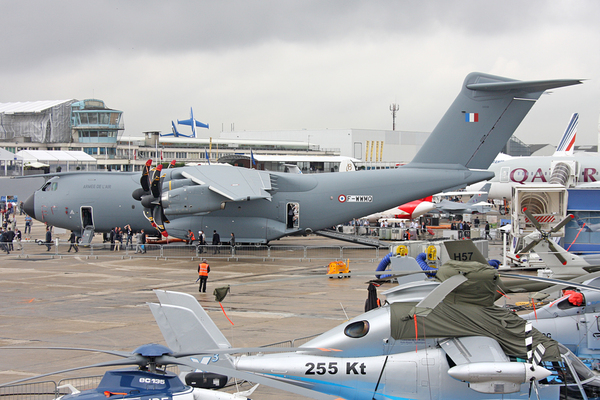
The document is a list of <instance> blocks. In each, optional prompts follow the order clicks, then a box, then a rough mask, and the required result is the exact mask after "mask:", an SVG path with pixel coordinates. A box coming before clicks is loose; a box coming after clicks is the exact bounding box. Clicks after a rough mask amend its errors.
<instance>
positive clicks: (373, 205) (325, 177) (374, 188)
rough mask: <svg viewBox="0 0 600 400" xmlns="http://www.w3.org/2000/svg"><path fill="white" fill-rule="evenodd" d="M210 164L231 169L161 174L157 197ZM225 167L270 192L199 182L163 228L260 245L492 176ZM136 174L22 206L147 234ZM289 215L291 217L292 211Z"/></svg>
mask: <svg viewBox="0 0 600 400" xmlns="http://www.w3.org/2000/svg"><path fill="white" fill-rule="evenodd" d="M215 167H220V169H219V170H216V169H215V170H214V171H215V172H218V173H220V174H223V173H225V174H227V175H226V176H229V174H230V172H229V171H231V169H234V168H235V167H223V166H199V167H184V168H175V169H169V170H166V171H163V172H165V177H164V179H163V196H164V194H166V193H170V192H171V193H174V191H171V190H169V188H171V187H173V188H175V187H177V182H180V186H179V187H186V188H190V187H192V188H197V189H199V190H200V189H203V188H204V186H202V187H201V186H199V185H189V184H188V183H189V182H187V183H186V185H187V186H181V182H184V181H185V180H184V179H182V173H183V172H186V173H187V174H190V175H192V176H196V175H197V176H200V177H203V176H210V174H211V172H212V169H213V168H215ZM223 168H225V169H223ZM228 170H229V171H228ZM199 171H201V172H202V174H200V173H199ZM231 172H239V173H240V176H239V177H237V176H236V177H235V179H232V180H231V181H230V182H226V184H227V185H230V186H232V187H233V186H235V185H237V184H238V183H236V179H238V180H239V182H240V183H239V184H243V183H244V182H242V181H243V180H244V179H249V178H248V177H250V174H251V173H252V174H258V177H259V178H260V181H261V182H270V185H267V184H266V187H267V190H268V191H269V194H270V197H269V198H258V199H250V200H247V201H246V200H242V201H240V200H236V201H232V200H231V199H228V198H226V197H223V196H220V195H218V194H215V192H214V191H210V190H209V189H208V186H209V185H205V186H206V190H205V191H204V192H202V191H198V193H197V194H195V195H189V196H188V197H186V198H185V199H183V198H182V197H176V198H174V199H171V200H170V202H171V203H170V205H169V206H168V207H165V209H164V210H165V214H166V216H167V217H168V218H169V220H170V223H168V224H166V225H165V228H166V229H167V231H168V233H169V234H170V235H171V236H174V237H180V238H183V237H184V235H185V234H186V233H187V230H188V229H191V230H192V231H193V232H198V230H203V231H204V232H205V234H206V236H207V239H210V238H211V237H212V232H213V230H216V231H217V232H219V233H220V234H221V235H222V236H223V237H227V236H229V233H231V232H233V233H234V234H235V235H236V238H237V240H238V242H262V243H264V242H268V241H271V240H274V239H277V238H280V237H282V236H286V235H290V234H303V233H310V232H311V231H316V230H319V229H323V228H327V227H331V226H333V225H336V224H339V223H344V222H347V221H349V220H351V219H352V218H358V217H361V216H363V215H367V214H371V213H373V212H377V211H381V210H386V209H389V208H391V207H393V206H395V205H398V204H402V203H406V202H408V201H412V200H414V199H415V198H421V197H424V196H426V195H429V194H432V193H436V192H439V191H440V190H443V189H446V188H450V187H454V186H457V185H460V184H461V183H464V182H469V183H470V182H476V181H479V180H481V179H484V178H487V177H489V176H490V174H489V173H488V172H486V171H472V170H468V169H466V168H464V167H459V166H449V168H446V169H439V168H431V169H425V168H408V167H401V168H398V169H391V170H379V171H359V172H355V173H350V174H339V173H324V174H318V175H295V174H285V173H276V172H267V171H255V170H244V171H231ZM139 176H140V175H139V174H138V173H116V172H115V173H110V172H108V173H104V172H100V173H81V174H75V173H72V174H65V175H58V176H55V177H53V178H52V179H50V180H49V181H48V182H47V183H46V184H45V185H44V187H43V188H42V189H40V190H38V191H36V192H35V193H34V195H33V196H32V197H31V198H30V199H28V201H27V202H26V205H25V206H26V210H28V212H29V213H31V214H30V215H32V217H34V218H35V219H38V220H40V221H42V222H45V223H48V224H49V225H52V226H57V227H62V228H65V229H70V230H75V231H81V230H82V229H83V228H84V227H85V226H86V225H93V226H94V230H95V231H96V232H108V231H110V229H111V228H114V227H115V226H123V225H125V224H130V225H131V227H132V229H133V230H134V231H139V230H140V229H144V230H145V231H146V232H148V233H150V232H153V230H152V227H151V225H150V223H149V222H148V221H147V220H146V219H145V218H144V217H143V214H142V210H143V206H142V204H141V203H140V202H139V201H137V200H135V199H134V198H133V197H132V192H133V191H134V190H135V189H137V188H139V186H140V185H139ZM254 176H255V175H254ZM178 199H179V200H178ZM215 199H216V200H215ZM215 201H216V202H215ZM219 202H220V204H221V207H219V206H218V205H219ZM221 208H222V209H221ZM184 210H187V211H184ZM292 212H294V213H295V215H293V216H292V215H291V213H292ZM292 219H293V220H292Z"/></svg>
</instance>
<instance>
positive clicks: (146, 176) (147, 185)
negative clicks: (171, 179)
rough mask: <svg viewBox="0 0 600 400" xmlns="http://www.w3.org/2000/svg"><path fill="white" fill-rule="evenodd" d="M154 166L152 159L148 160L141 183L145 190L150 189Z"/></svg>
mask: <svg viewBox="0 0 600 400" xmlns="http://www.w3.org/2000/svg"><path fill="white" fill-rule="evenodd" d="M151 166H152V160H148V161H146V164H145V165H144V168H143V169H142V177H141V178H140V185H142V189H144V192H148V191H150V167H151Z"/></svg>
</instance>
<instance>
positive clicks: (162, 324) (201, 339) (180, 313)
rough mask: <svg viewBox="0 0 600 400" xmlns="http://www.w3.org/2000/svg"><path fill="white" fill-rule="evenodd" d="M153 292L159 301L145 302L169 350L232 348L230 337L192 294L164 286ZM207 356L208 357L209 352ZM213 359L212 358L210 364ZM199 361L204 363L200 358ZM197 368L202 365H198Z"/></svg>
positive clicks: (227, 363) (184, 351)
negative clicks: (166, 288)
mask: <svg viewBox="0 0 600 400" xmlns="http://www.w3.org/2000/svg"><path fill="white" fill-rule="evenodd" d="M154 293H156V296H157V297H158V301H159V303H149V304H148V305H149V307H150V310H151V311H152V314H153V315H154V319H156V323H157V324H158V326H159V328H160V331H161V332H162V334H163V336H164V338H165V341H166V342H167V345H168V346H169V348H170V349H171V350H173V351H175V352H177V353H191V352H195V351H198V352H201V351H203V350H208V349H228V348H231V344H230V343H229V341H228V340H227V339H226V338H225V336H223V334H222V333H221V331H220V330H219V328H218V327H217V326H216V325H215V323H214V322H213V321H212V319H210V317H209V316H208V314H207V313H206V311H204V309H203V308H202V306H201V305H200V304H199V303H198V302H197V301H196V299H195V298H194V297H193V296H191V295H189V294H187V293H178V292H171V291H166V290H154ZM207 357H208V359H211V356H207ZM218 361H219V362H222V363H225V364H226V366H228V367H233V364H232V363H231V361H230V359H229V358H228V357H220V358H219V360H218ZM207 362H208V360H206V362H205V363H207ZM215 362H216V361H215V360H214V358H213V359H212V360H211V364H214V363H215ZM199 363H203V360H200V361H199ZM198 368H200V369H201V366H200V365H199V366H198Z"/></svg>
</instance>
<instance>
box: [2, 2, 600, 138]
mask: <svg viewBox="0 0 600 400" xmlns="http://www.w3.org/2000/svg"><path fill="white" fill-rule="evenodd" d="M0 4H1V5H2V12H1V13H0V30H1V32H2V41H1V42H0V49H1V53H0V54H2V56H1V58H0V82H1V84H2V88H1V90H0V102H16V101H33V100H62V99H79V100H82V99H86V98H99V99H102V100H104V101H105V102H106V105H107V106H108V107H110V108H113V109H118V110H122V111H123V112H124V121H125V134H126V135H139V134H141V132H143V131H148V130H160V131H162V132H169V131H170V130H171V128H170V125H171V120H176V119H177V118H179V119H184V118H188V117H189V110H190V107H193V108H194V114H195V117H196V118H197V119H198V120H200V121H202V122H205V123H209V124H210V129H209V130H200V132H201V134H202V136H203V137H208V136H212V137H215V138H216V137H218V136H219V133H220V132H221V131H222V130H224V131H230V130H231V127H232V124H234V127H235V130H293V129H304V128H306V129H323V128H329V129H336V128H357V129H391V127H392V117H391V112H390V111H389V107H390V104H391V103H396V104H398V105H399V107H400V110H399V111H398V114H397V122H396V127H397V129H399V130H413V131H431V130H432V129H433V128H434V127H435V125H436V124H437V122H438V120H439V119H440V118H441V116H442V115H443V114H444V112H445V111H446V109H447V108H448V107H449V105H450V104H451V102H452V101H453V100H454V98H455V97H456V95H457V93H458V91H459V90H460V86H461V84H462V82H463V80H464V78H465V76H466V75H467V74H468V73H469V72H472V71H480V72H486V73H491V74H496V75H502V76H507V77H510V78H514V79H519V80H537V79H557V78H581V79H588V81H586V82H585V83H584V84H583V85H578V86H573V87H567V88H561V89H556V90H554V91H553V93H552V94H551V95H546V96H542V98H541V99H540V100H539V101H538V103H537V104H536V105H535V106H534V108H533V109H532V111H531V112H530V113H529V115H528V116H527V117H526V118H525V121H524V122H523V123H522V124H521V126H520V127H519V129H518V131H517V136H518V137H519V138H520V139H521V140H523V141H525V142H526V143H552V144H556V143H557V142H558V140H559V138H560V136H561V135H562V133H563V131H564V129H565V127H566V125H567V122H568V119H569V117H570V115H571V114H572V113H573V112H579V113H580V123H579V133H578V136H577V143H578V144H596V143H597V141H598V125H599V116H600V26H599V22H600V1H596V0H590V1H585V0H578V1H560V0H552V1H550V0H549V1H522V0H514V1H513V0H509V1H507V0H503V1H498V0H496V1H483V0H482V1H451V0H444V1H441V0H440V1H416V0H415V1H400V0H389V1H385V0H381V1H378V0H369V1H339V0H335V1H327V0H315V1H311V0H298V1H283V0H272V1H249V0H240V1H199V0H193V1H191V0H190V1H164V0H163V1H141V0H140V1H132V0H128V1H121V0H118V1H102V0H100V1H93V2H92V1H80V0H77V1H47V0H39V1H8V0H4V1H2V2H0ZM181 131H183V132H184V133H187V132H188V131H189V127H181Z"/></svg>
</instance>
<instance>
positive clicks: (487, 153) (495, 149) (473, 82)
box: [407, 72, 581, 169]
mask: <svg viewBox="0 0 600 400" xmlns="http://www.w3.org/2000/svg"><path fill="white" fill-rule="evenodd" d="M579 83H581V80H578V79H564V80H544V81H516V80H513V79H508V78H503V77H500V76H494V75H488V74H482V73H478V72H473V73H471V74H469V75H467V77H466V78H465V81H464V83H463V87H462V90H461V92H460V93H459V95H458V97H457V98H456V100H454V103H452V105H451V106H450V108H449V109H448V111H446V114H445V115H444V116H443V117H442V119H441V120H440V122H439V123H438V125H437V126H436V127H435V129H434V130H433V132H432V133H431V135H430V136H429V138H428V139H427V141H426V142H425V144H424V145H423V147H421V149H420V150H419V152H418V153H417V155H416V156H415V158H414V159H413V160H412V162H411V163H410V164H408V165H407V167H410V166H423V164H427V165H431V166H432V167H435V165H456V164H459V165H462V166H464V167H467V168H471V169H487V168H488V167H489V166H490V164H491V163H492V161H494V158H495V157H496V156H497V155H498V153H499V152H500V150H501V149H502V147H504V145H505V144H506V142H507V141H508V139H509V138H510V137H511V135H512V134H513V133H514V131H515V130H516V129H517V127H518V126H519V124H520V123H521V121H522V120H523V118H525V115H527V113H528V112H529V110H530V109H531V107H533V104H534V103H535V101H536V100H537V99H538V98H539V97H540V96H541V95H542V93H544V91H546V90H548V89H553V88H558V87H562V86H570V85H576V84H579Z"/></svg>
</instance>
